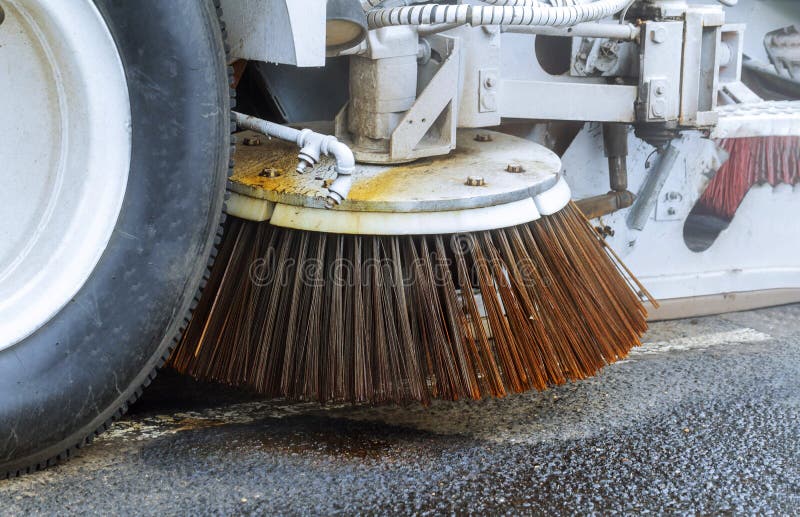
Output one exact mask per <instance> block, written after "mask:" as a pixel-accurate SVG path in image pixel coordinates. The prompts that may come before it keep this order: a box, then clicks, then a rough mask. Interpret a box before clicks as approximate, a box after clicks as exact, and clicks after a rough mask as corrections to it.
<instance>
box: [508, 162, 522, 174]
mask: <svg viewBox="0 0 800 517" xmlns="http://www.w3.org/2000/svg"><path fill="white" fill-rule="evenodd" d="M506 172H525V169H524V168H523V167H522V165H520V164H518V163H509V164H508V165H506Z"/></svg>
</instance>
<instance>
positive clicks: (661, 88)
mask: <svg viewBox="0 0 800 517" xmlns="http://www.w3.org/2000/svg"><path fill="white" fill-rule="evenodd" d="M666 92H667V89H666V88H664V85H663V84H659V85H658V86H656V95H658V96H659V97H660V96H662V95H664V94H665V93H666Z"/></svg>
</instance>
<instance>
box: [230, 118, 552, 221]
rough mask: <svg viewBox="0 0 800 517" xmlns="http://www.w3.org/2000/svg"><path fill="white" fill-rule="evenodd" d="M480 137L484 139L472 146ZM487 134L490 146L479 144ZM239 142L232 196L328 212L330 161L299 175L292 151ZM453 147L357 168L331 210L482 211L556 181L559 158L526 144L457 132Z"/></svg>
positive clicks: (272, 143) (274, 144)
mask: <svg viewBox="0 0 800 517" xmlns="http://www.w3.org/2000/svg"><path fill="white" fill-rule="evenodd" d="M477 135H481V136H482V138H480V139H476V136H477ZM486 135H488V136H489V137H490V138H491V139H490V140H489V141H479V140H484V139H485V138H486ZM256 137H257V138H258V139H259V140H260V143H259V144H258V145H244V144H243V142H244V141H245V139H247V138H256ZM238 141H239V142H240V145H238V146H237V149H236V156H235V167H234V173H233V176H232V177H231V185H230V189H231V190H232V191H234V192H237V193H239V194H243V195H246V196H250V197H254V198H258V199H265V200H268V201H272V202H275V203H281V204H287V205H294V206H305V207H310V208H324V207H325V197H326V195H327V189H326V180H331V179H333V178H334V176H335V173H334V171H333V166H334V162H333V160H332V159H331V158H327V157H323V159H322V160H321V161H320V163H319V164H317V166H316V167H315V168H314V169H313V170H311V171H308V172H306V173H305V174H298V173H297V172H295V167H296V166H297V153H298V149H297V146H295V145H294V144H292V143H288V142H283V141H280V140H276V139H268V138H267V137H265V136H263V135H257V134H256V133H253V132H250V131H244V132H241V133H239V134H238ZM457 141H458V147H457V149H456V150H455V151H453V152H451V153H450V154H449V155H447V156H439V157H435V158H425V159H422V160H418V161H416V162H413V163H410V164H404V165H398V166H385V165H366V164H358V165H357V166H356V171H355V173H354V182H353V188H352V190H351V191H350V196H349V198H348V199H346V200H345V201H343V202H342V203H341V204H340V205H339V206H337V207H336V208H334V209H333V210H347V211H352V212H437V211H444V210H463V209H467V208H481V207H487V206H494V205H499V204H503V203H510V202H513V201H518V200H520V199H524V198H527V197H531V196H534V195H536V194H539V193H541V192H543V191H545V190H547V189H549V188H550V187H552V186H553V185H555V183H556V181H557V179H558V173H559V171H560V169H561V161H560V160H559V158H558V156H556V154H555V153H553V152H552V151H550V150H548V149H547V148H545V147H543V146H541V145H538V144H535V143H533V142H530V141H528V140H524V139H522V138H518V137H515V136H510V135H505V134H502V133H497V132H493V131H484V130H474V129H468V130H467V129H462V130H459V133H458V140H457ZM248 142H250V141H248ZM509 165H511V166H512V167H509ZM516 166H519V167H521V168H522V172H508V171H507V169H508V170H518V168H517V167H516ZM469 177H473V179H474V177H477V178H481V179H482V182H478V183H482V184H480V185H478V186H470V185H467V183H468V178H469ZM472 183H475V181H472Z"/></svg>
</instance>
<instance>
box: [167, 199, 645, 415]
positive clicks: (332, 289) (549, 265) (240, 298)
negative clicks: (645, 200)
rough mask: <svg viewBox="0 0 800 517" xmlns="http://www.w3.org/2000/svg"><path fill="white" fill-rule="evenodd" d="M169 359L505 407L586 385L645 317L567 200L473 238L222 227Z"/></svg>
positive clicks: (360, 390)
mask: <svg viewBox="0 0 800 517" xmlns="http://www.w3.org/2000/svg"><path fill="white" fill-rule="evenodd" d="M229 224H230V226H229V228H228V230H227V231H228V234H227V237H226V239H225V241H224V243H223V247H222V249H221V250H220V254H219V256H218V258H217V261H216V264H215V266H214V269H213V271H212V277H211V280H210V282H209V285H208V286H207V288H206V292H205V295H204V298H203V299H202V300H201V303H200V305H199V306H198V308H197V310H196V311H195V313H194V318H193V319H192V321H191V323H190V325H189V328H188V329H187V331H186V333H185V334H184V338H183V340H182V341H181V343H180V345H179V346H178V348H177V349H176V350H175V352H174V354H173V356H172V359H171V362H172V365H173V366H174V367H175V368H176V369H178V370H179V371H181V372H185V373H188V374H189V375H192V376H194V377H197V378H202V379H207V380H215V381H220V382H224V383H228V384H232V385H237V386H244V387H249V388H251V389H254V390H256V391H258V392H260V393H263V394H266V395H268V396H273V397H285V398H287V399H293V400H313V401H320V402H353V403H382V402H400V403H403V402H408V401H420V402H422V403H427V402H429V400H430V399H433V398H440V399H448V400H456V399H464V398H467V399H480V398H482V397H486V396H493V397H502V396H504V395H506V394H509V393H518V392H521V391H525V390H529V389H537V390H543V389H545V388H546V387H548V386H551V385H556V384H562V383H564V382H566V381H568V380H574V379H583V378H586V377H589V376H591V375H593V374H595V373H597V371H598V370H599V369H600V368H602V367H603V366H605V365H606V364H609V363H611V362H614V361H616V360H618V359H620V358H623V357H625V356H626V355H627V353H628V352H629V350H630V349H631V348H632V347H633V346H636V345H637V344H639V338H640V336H641V335H642V333H643V332H644V331H645V329H646V326H647V325H646V321H645V319H646V312H645V309H644V307H643V305H642V303H641V301H640V299H639V297H638V296H637V294H635V293H634V291H633V290H632V287H631V285H630V284H629V281H631V279H630V278H629V277H627V276H626V275H625V274H623V273H622V272H621V269H620V267H619V265H618V264H617V262H615V261H614V260H612V259H611V258H610V257H609V256H608V255H607V253H606V251H605V250H604V248H603V243H602V242H601V241H600V240H599V239H598V237H597V235H596V234H595V233H594V231H593V230H592V229H591V228H590V227H589V226H588V225H587V224H586V221H585V219H584V218H583V216H582V214H581V213H580V212H579V211H578V209H577V208H576V207H575V206H574V205H572V204H570V205H568V206H567V207H565V208H564V209H563V210H561V211H560V212H558V213H556V214H554V215H551V216H547V217H544V218H542V219H540V220H537V221H534V222H533V223H530V224H526V225H521V226H515V227H511V228H505V229H499V230H492V231H487V232H479V233H475V234H459V235H434V236H352V235H334V234H324V233H314V232H304V231H297V230H289V229H283V228H278V227H274V226H271V225H270V224H269V223H251V222H245V221H241V220H233V219H232V220H231V222H230V223H229Z"/></svg>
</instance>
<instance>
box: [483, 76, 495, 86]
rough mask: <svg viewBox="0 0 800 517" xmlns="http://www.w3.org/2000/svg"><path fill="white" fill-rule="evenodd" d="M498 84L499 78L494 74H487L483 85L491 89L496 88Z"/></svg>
mask: <svg viewBox="0 0 800 517" xmlns="http://www.w3.org/2000/svg"><path fill="white" fill-rule="evenodd" d="M496 84H497V80H496V79H495V78H494V76H493V75H489V76H486V79H484V80H483V85H484V86H485V87H486V88H489V89H491V88H494V87H495V85H496Z"/></svg>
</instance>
